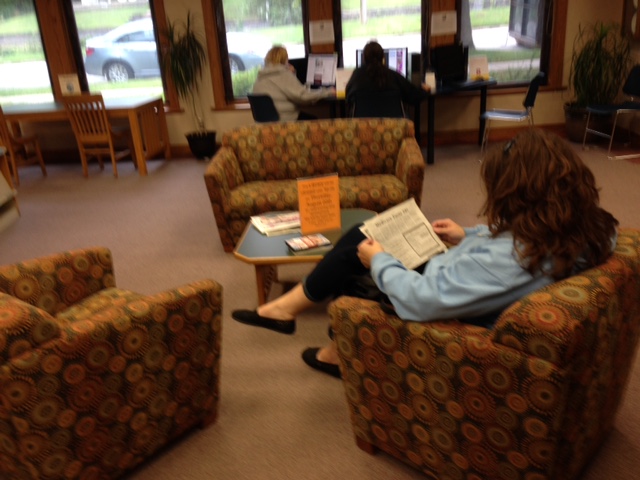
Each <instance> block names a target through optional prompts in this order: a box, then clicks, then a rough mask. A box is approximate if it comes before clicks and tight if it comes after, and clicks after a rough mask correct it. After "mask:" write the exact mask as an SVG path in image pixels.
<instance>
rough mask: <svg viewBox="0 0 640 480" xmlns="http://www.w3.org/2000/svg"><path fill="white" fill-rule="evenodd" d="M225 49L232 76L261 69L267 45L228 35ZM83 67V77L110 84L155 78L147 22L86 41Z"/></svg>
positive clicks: (240, 35) (155, 58) (254, 38)
mask: <svg viewBox="0 0 640 480" xmlns="http://www.w3.org/2000/svg"><path fill="white" fill-rule="evenodd" d="M227 46H228V48H229V67H230V69H231V73H236V72H241V71H243V70H249V69H251V68H254V67H260V66H262V65H263V62H264V56H265V54H266V53H267V51H268V50H269V48H271V42H269V41H268V40H266V39H264V38H262V37H260V36H257V35H253V34H249V33H245V32H229V33H227ZM84 66H85V70H86V72H87V74H89V75H99V76H102V77H105V78H106V79H107V80H108V81H110V82H126V81H127V80H129V79H132V78H144V77H159V76H160V66H159V63H158V53H157V48H156V41H155V37H154V34H153V22H152V21H151V19H142V20H134V21H132V22H128V23H125V24H124V25H121V26H119V27H117V28H115V29H113V30H111V31H109V32H107V33H105V34H104V35H100V36H98V37H92V38H89V39H87V41H86V48H85V59H84Z"/></svg>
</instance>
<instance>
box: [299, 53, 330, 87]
mask: <svg viewBox="0 0 640 480" xmlns="http://www.w3.org/2000/svg"><path fill="white" fill-rule="evenodd" d="M337 67H338V55H337V54H335V53H330V54H324V53H311V54H309V56H308V57H307V77H306V82H305V83H306V84H307V85H311V86H312V87H330V86H333V85H335V84H336V68H337Z"/></svg>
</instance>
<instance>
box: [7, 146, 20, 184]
mask: <svg viewBox="0 0 640 480" xmlns="http://www.w3.org/2000/svg"><path fill="white" fill-rule="evenodd" d="M7 154H8V157H9V167H10V168H9V169H10V170H11V175H12V177H13V183H14V184H15V185H16V187H17V186H18V185H20V177H19V176H18V164H17V163H16V154H15V152H14V151H13V148H11V147H9V146H8V147H7Z"/></svg>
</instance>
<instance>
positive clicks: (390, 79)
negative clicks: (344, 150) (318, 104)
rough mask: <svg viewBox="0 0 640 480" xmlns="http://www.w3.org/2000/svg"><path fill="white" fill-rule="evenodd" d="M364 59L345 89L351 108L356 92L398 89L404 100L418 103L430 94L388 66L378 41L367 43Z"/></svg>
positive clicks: (363, 53)
mask: <svg viewBox="0 0 640 480" xmlns="http://www.w3.org/2000/svg"><path fill="white" fill-rule="evenodd" d="M362 60H363V62H362V63H363V65H362V66H360V67H358V68H356V69H355V70H354V71H353V74H352V75H351V78H350V79H349V82H348V83H347V87H346V91H345V94H346V99H347V105H349V107H350V109H351V108H352V107H353V105H354V103H355V95H356V92H385V91H398V92H400V96H401V98H402V101H403V102H404V103H409V104H417V103H419V102H420V101H421V100H422V99H423V98H424V97H426V96H427V95H428V94H429V93H428V91H427V90H425V89H423V88H420V87H417V86H415V85H414V84H412V83H411V82H410V81H409V80H407V79H406V78H405V77H403V76H402V75H401V74H399V73H398V72H396V71H394V70H391V69H390V68H388V67H387V65H386V64H385V59H384V50H383V48H382V47H381V46H380V44H379V43H378V42H373V41H372V42H369V43H367V44H366V45H365V47H364V51H363V52H362ZM349 111H351V110H349Z"/></svg>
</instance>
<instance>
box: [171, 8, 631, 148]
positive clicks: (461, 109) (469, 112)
mask: <svg viewBox="0 0 640 480" xmlns="http://www.w3.org/2000/svg"><path fill="white" fill-rule="evenodd" d="M204 1H209V0H204ZM311 1H318V0H311ZM325 1H329V0H325ZM165 9H166V13H167V17H168V18H176V17H177V16H182V17H184V16H185V15H186V12H187V10H188V9H190V10H191V11H192V12H194V14H197V18H198V19H201V18H202V16H201V15H202V4H201V0H183V1H181V2H174V1H170V0H165ZM622 13H623V1H622V0H612V1H609V2H602V0H568V12H567V19H568V24H567V32H566V40H565V62H564V74H563V79H564V80H563V84H564V85H566V84H567V78H568V69H569V59H570V57H571V48H572V44H573V38H574V37H575V34H576V32H577V30H578V25H579V24H580V23H587V22H592V21H594V20H603V21H618V22H619V21H621V19H622ZM198 27H200V28H203V26H202V25H198ZM201 93H202V104H203V106H204V107H205V113H206V123H207V126H208V127H209V128H211V129H214V130H216V131H217V132H218V135H221V134H222V132H225V131H228V130H230V129H232V128H234V127H237V126H240V125H243V124H247V123H251V122H253V119H252V117H251V113H250V111H249V110H233V111H219V110H215V105H214V99H213V94H212V87H211V79H210V78H209V76H208V75H206V78H205V81H204V83H203V85H202V92H201ZM522 98H523V93H522V92H521V91H520V92H517V93H507V94H503V93H500V94H490V95H489V99H488V108H492V107H494V106H498V105H499V106H500V107H501V108H521V106H522ZM568 99H569V98H568V94H567V92H566V91H565V90H562V91H544V90H543V91H541V93H540V94H539V96H538V100H537V102H536V109H535V121H536V124H537V125H548V126H561V125H563V124H564V111H563V104H564V103H565V102H566V101H568ZM183 108H188V106H187V105H183ZM424 108H425V107H423V109H424ZM478 110H479V99H478V98H477V97H458V98H450V99H439V100H438V102H437V105H436V118H437V127H436V128H437V131H438V132H440V133H441V134H442V136H444V137H446V136H447V135H449V136H450V137H451V136H455V135H456V133H455V132H458V133H459V134H460V136H461V138H463V139H472V138H476V137H475V135H477V134H475V132H477V122H478ZM422 113H423V115H424V116H425V117H424V118H426V109H425V110H424V111H423V112H422ZM167 118H168V124H169V132H170V137H171V144H172V145H174V146H176V147H180V146H184V145H186V144H187V142H186V139H185V137H184V134H185V133H187V132H189V131H190V130H191V129H192V128H193V124H192V121H191V115H190V114H188V112H176V113H169V114H168V117H167ZM425 124H426V122H423V125H425ZM460 132H461V133H460ZM456 138H459V137H457V136H456Z"/></svg>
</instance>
